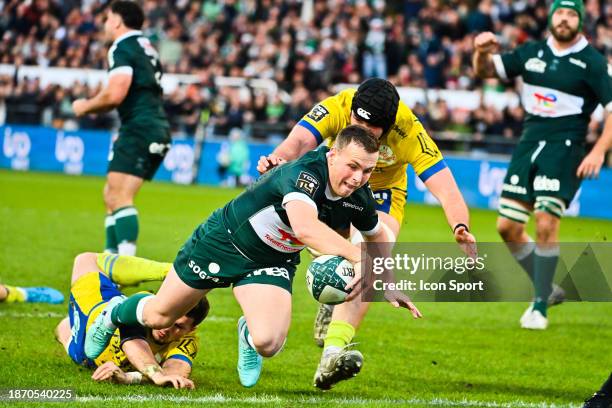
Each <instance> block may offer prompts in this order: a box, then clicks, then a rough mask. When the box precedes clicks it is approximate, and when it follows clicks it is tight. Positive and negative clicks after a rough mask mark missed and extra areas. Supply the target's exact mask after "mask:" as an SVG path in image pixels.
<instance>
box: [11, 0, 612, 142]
mask: <svg viewBox="0 0 612 408" xmlns="http://www.w3.org/2000/svg"><path fill="white" fill-rule="evenodd" d="M106 3H107V2H105V1H101V0H82V1H79V0H55V1H54V0H33V1H29V2H23V1H18V0H7V1H4V5H3V7H2V11H1V14H0V35H1V36H2V42H0V63H3V64H13V65H16V66H20V65H38V66H50V67H75V68H94V69H105V68H106V64H107V61H106V60H107V57H106V54H107V44H105V43H104V41H103V38H102V33H101V31H100V30H99V27H102V25H103V24H102V21H103V18H104V13H101V10H103V8H104V6H105V5H106ZM585 3H586V17H585V21H584V32H585V34H586V36H587V37H588V38H589V40H590V41H591V42H592V43H593V44H594V46H595V47H596V48H597V49H599V50H600V51H601V52H602V53H604V54H605V55H607V56H608V58H609V59H610V57H611V56H612V35H611V33H610V30H611V29H610V27H612V5H606V2H605V1H604V2H600V1H597V0H588V1H586V2H585ZM143 6H144V10H145V13H146V23H145V27H144V29H143V31H144V32H145V34H146V35H147V36H149V37H150V38H151V40H152V41H153V43H154V45H155V46H156V48H157V49H158V51H159V54H160V59H161V62H162V64H163V66H164V70H165V72H167V73H181V74H195V75H197V76H198V78H200V80H201V81H200V83H199V84H192V85H185V86H183V87H180V88H178V89H176V90H175V91H174V92H173V93H171V94H170V95H167V97H166V102H165V104H166V108H167V110H168V113H169V116H170V118H171V120H172V126H173V128H174V129H173V130H174V131H175V132H182V133H184V134H187V135H191V134H194V132H196V130H197V129H198V127H199V126H200V125H204V126H200V128H202V127H207V125H213V126H214V133H215V134H227V133H228V132H229V130H230V129H232V128H234V127H240V128H245V129H246V130H247V134H249V133H251V134H253V132H252V131H251V129H259V131H260V132H262V133H264V134H265V133H269V132H273V133H274V132H276V133H278V134H281V135H282V134H286V131H287V130H288V129H290V127H291V126H292V125H293V124H294V123H295V121H296V120H299V118H300V117H301V116H302V115H303V114H305V113H306V112H307V111H308V110H309V109H310V108H311V107H312V105H313V104H314V103H315V101H318V100H321V99H323V98H324V97H325V96H327V95H330V94H331V93H332V92H333V91H332V89H331V86H332V85H334V84H338V83H359V82H361V81H362V80H363V79H364V78H368V77H371V76H378V77H383V78H388V79H389V80H390V81H392V82H393V83H394V84H395V85H396V86H407V87H418V88H426V89H458V90H474V89H482V88H487V89H493V90H499V91H500V92H503V91H504V86H506V85H503V84H500V83H498V82H497V81H496V80H491V81H488V82H486V83H482V82H480V81H478V80H477V79H475V77H474V75H472V72H471V61H470V58H471V55H472V43H473V37H474V34H475V33H478V32H481V31H486V30H492V31H495V32H498V33H500V34H501V40H502V43H503V46H504V48H507V49H509V48H512V47H514V46H516V45H517V44H520V43H523V42H524V41H527V40H529V39H534V38H541V37H542V36H543V35H544V34H545V32H546V25H547V10H548V9H547V4H546V2H545V1H543V0H520V1H510V0H484V1H468V0H448V1H441V0H428V1H417V0H405V1H400V0H388V1H384V0H344V1H341V0H327V1H317V0H312V1H297V0H224V1H222V0H204V1H191V0H182V1H176V2H175V1H152V0H146V1H144V3H143ZM220 76H230V77H245V78H266V79H271V80H274V81H275V82H276V83H277V84H278V87H279V92H278V93H277V94H271V93H269V92H261V91H256V90H253V89H251V90H250V92H247V93H245V92H241V91H240V90H238V89H235V88H230V87H218V86H216V85H215V78H216V77H220ZM508 86H511V87H513V86H514V84H510V85H508ZM96 92H97V89H92V88H90V87H88V86H86V85H83V84H74V86H72V87H70V88H69V89H63V88H61V87H59V86H54V85H50V86H46V87H44V88H43V87H41V86H40V83H39V81H38V80H37V79H26V80H23V81H18V82H16V81H15V79H14V78H11V77H0V100H4V101H5V109H6V111H5V118H6V122H9V123H11V122H13V123H43V124H50V125H54V126H64V125H65V124H66V123H68V124H71V125H72V126H78V127H82V128H108V127H110V126H112V123H113V120H112V118H111V117H109V116H104V115H102V116H99V117H97V118H93V117H86V118H83V119H80V120H78V121H76V120H75V119H74V116H73V114H72V112H71V108H70V102H71V101H72V100H74V99H75V98H77V97H81V96H84V95H89V96H91V95H93V94H95V93H96ZM283 96H284V98H283ZM412 108H413V109H414V111H415V113H417V115H418V116H419V117H420V118H421V120H422V121H423V122H424V123H425V124H426V127H427V128H428V129H429V130H431V131H432V132H434V134H435V132H441V131H447V132H458V133H472V134H475V136H476V138H479V137H482V136H483V135H489V134H492V135H503V136H505V137H508V138H514V137H517V136H518V135H519V134H520V130H521V122H522V119H523V115H524V113H523V110H522V109H521V108H520V107H517V108H507V109H506V110H504V111H498V110H496V109H495V108H493V107H487V106H484V105H483V106H481V107H480V108H479V109H477V110H474V111H469V110H466V109H460V108H459V109H449V107H448V105H447V104H446V103H445V102H444V101H431V102H430V103H428V105H427V106H424V105H416V106H413V107H412ZM254 125H257V126H254ZM593 127H594V130H596V128H597V124H594V125H593ZM254 133H257V132H254ZM255 136H257V134H255Z"/></svg>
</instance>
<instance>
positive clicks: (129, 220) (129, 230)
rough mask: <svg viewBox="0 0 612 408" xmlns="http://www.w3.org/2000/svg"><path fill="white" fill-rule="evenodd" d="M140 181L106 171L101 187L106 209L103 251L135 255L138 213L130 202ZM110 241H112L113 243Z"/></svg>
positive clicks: (128, 175)
mask: <svg viewBox="0 0 612 408" xmlns="http://www.w3.org/2000/svg"><path fill="white" fill-rule="evenodd" d="M143 183H144V179H143V178H142V177H138V176H135V175H132V174H127V173H121V172H117V171H109V172H108V174H107V178H106V184H105V186H104V204H105V206H106V209H107V216H106V220H105V228H106V233H107V240H106V242H107V243H106V251H107V252H111V253H112V252H113V251H114V248H112V246H113V245H114V244H116V251H115V252H118V253H119V254H121V255H135V254H136V241H137V240H138V211H137V210H136V207H135V206H134V198H135V197H136V194H137V193H138V191H139V190H140V187H142V184H143ZM113 238H114V239H113Z"/></svg>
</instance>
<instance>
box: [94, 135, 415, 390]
mask: <svg viewBox="0 0 612 408" xmlns="http://www.w3.org/2000/svg"><path fill="white" fill-rule="evenodd" d="M377 158H378V144H377V142H376V140H375V139H374V137H373V136H372V134H371V132H370V131H368V130H367V129H366V128H363V127H360V126H349V127H347V128H345V129H343V130H342V131H340V133H339V134H338V137H337V140H336V144H335V146H334V147H333V148H332V149H328V148H326V147H322V148H321V149H319V150H316V151H312V152H310V153H307V154H306V155H304V157H302V158H301V159H300V160H297V161H294V162H292V163H289V164H286V165H284V166H280V167H278V168H277V169H274V170H273V171H270V172H269V173H268V174H266V175H265V176H263V177H261V178H260V179H259V181H258V182H257V183H255V184H254V185H253V186H251V187H250V188H249V189H247V190H246V191H245V192H243V193H242V194H241V195H239V196H238V197H236V198H235V199H233V200H232V201H230V202H229V203H228V204H227V205H226V206H225V207H223V208H221V209H218V210H216V211H215V212H214V213H213V214H212V215H211V216H210V218H208V220H207V221H206V222H205V223H203V224H201V225H200V226H198V227H197V228H196V230H195V231H194V233H193V234H192V236H191V237H190V238H189V239H188V240H187V242H186V243H185V244H184V245H183V247H182V248H181V249H180V251H179V253H178V255H177V257H176V259H175V261H174V265H173V268H171V270H170V272H169V273H168V275H167V276H166V279H165V280H164V282H163V283H162V286H161V288H160V290H159V292H158V293H157V295H155V296H152V295H144V294H137V295H134V296H131V297H130V298H128V299H123V298H121V297H115V298H113V299H112V300H111V301H110V302H109V304H108V306H107V307H106V308H105V309H104V311H103V312H102V313H101V314H100V315H99V316H98V317H97V318H96V321H95V323H94V325H93V326H92V328H91V329H90V330H89V331H88V332H87V337H86V340H85V353H86V354H87V356H88V357H89V358H96V357H97V356H98V355H100V353H102V351H103V350H104V349H105V348H106V346H107V344H108V342H109V341H110V339H111V337H112V335H113V333H114V332H115V329H116V328H117V327H126V326H144V327H150V328H156V329H162V328H165V327H169V326H171V325H172V324H173V323H174V322H175V321H176V320H177V319H178V318H179V317H180V316H182V315H183V314H184V313H185V312H186V311H187V310H189V309H190V308H192V307H193V305H194V304H196V303H197V302H198V301H199V300H200V299H201V298H202V296H204V295H205V294H206V293H207V292H208V291H210V290H211V289H214V288H223V287H229V286H232V287H233V292H234V296H235V297H236V300H237V301H238V303H239V304H240V307H241V308H242V312H243V314H244V316H242V317H240V319H239V320H238V374H239V378H240V382H241V383H242V385H244V386H245V387H251V386H253V385H255V384H256V383H257V381H258V379H259V376H260V373H261V368H262V361H263V357H272V356H274V355H276V354H277V353H278V352H279V351H280V350H281V349H282V347H283V345H284V344H285V339H286V337H287V332H288V330H289V324H290V322H291V286H292V281H293V276H294V274H295V270H296V266H297V264H298V263H299V261H300V254H299V253H300V251H301V250H302V249H304V248H305V247H306V246H309V247H312V248H313V249H315V250H316V251H319V252H321V253H325V254H330V255H339V256H342V257H344V258H346V259H347V260H349V261H350V262H351V263H352V264H354V265H355V270H356V278H355V279H354V280H353V282H352V283H351V285H350V286H351V287H352V288H354V290H353V292H352V293H351V296H352V297H355V296H357V294H358V293H359V289H360V285H358V283H359V268H360V264H361V250H360V247H358V246H356V245H353V244H351V243H350V242H348V241H347V240H346V239H344V238H343V237H342V236H341V235H339V234H337V233H336V232H335V231H334V230H342V229H344V230H348V228H349V226H350V225H351V224H352V225H353V226H355V227H356V228H357V229H359V230H360V231H361V232H362V233H363V234H364V235H365V236H366V238H367V239H368V240H372V241H375V242H385V241H386V234H385V233H384V231H383V229H381V227H380V223H379V219H378V215H377V214H376V202H375V201H374V198H373V196H372V192H371V190H370V189H369V187H368V186H367V184H366V183H367V182H368V179H369V178H370V175H371V174H372V171H373V170H374V167H375V165H376V160H377ZM388 299H389V300H390V301H391V303H393V304H394V305H395V306H396V307H399V306H403V307H406V308H408V309H409V310H411V312H412V314H413V315H414V316H415V317H419V316H420V312H419V311H418V309H416V307H415V306H414V305H413V304H412V303H410V301H409V300H408V299H407V298H406V297H405V296H403V294H401V293H394V294H391V296H390V297H389V298H388Z"/></svg>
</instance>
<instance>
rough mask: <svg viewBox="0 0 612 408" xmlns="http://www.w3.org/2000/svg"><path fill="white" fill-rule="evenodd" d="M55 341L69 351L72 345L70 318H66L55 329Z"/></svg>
mask: <svg viewBox="0 0 612 408" xmlns="http://www.w3.org/2000/svg"><path fill="white" fill-rule="evenodd" d="M54 334H55V339H56V340H57V341H58V342H60V344H61V345H62V346H63V347H64V349H66V350H68V347H69V345H70V337H71V335H72V332H71V330H70V321H69V318H68V317H64V318H63V319H62V320H61V321H60V322H59V323H58V325H57V326H56V327H55V331H54Z"/></svg>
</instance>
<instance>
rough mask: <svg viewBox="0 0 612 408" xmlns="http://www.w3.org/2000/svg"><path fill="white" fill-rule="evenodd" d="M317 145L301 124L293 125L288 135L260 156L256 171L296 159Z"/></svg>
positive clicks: (262, 170) (264, 170)
mask: <svg viewBox="0 0 612 408" xmlns="http://www.w3.org/2000/svg"><path fill="white" fill-rule="evenodd" d="M315 147H317V140H316V139H315V137H314V136H313V135H312V133H310V132H309V131H308V130H307V129H305V128H304V127H303V126H300V125H295V126H294V127H293V129H291V132H290V133H289V136H287V138H286V139H285V140H283V142H282V143H281V144H279V145H278V146H277V147H276V149H274V151H273V152H272V153H270V154H269V155H268V156H261V157H260V158H259V161H258V162H257V171H258V172H259V173H260V174H264V173H265V172H266V171H268V170H270V169H272V168H274V167H276V166H278V165H279V164H283V163H285V162H288V161H291V160H295V159H298V158H300V157H302V156H303V155H304V154H306V153H307V152H309V151H311V150H312V149H314V148H315Z"/></svg>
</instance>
